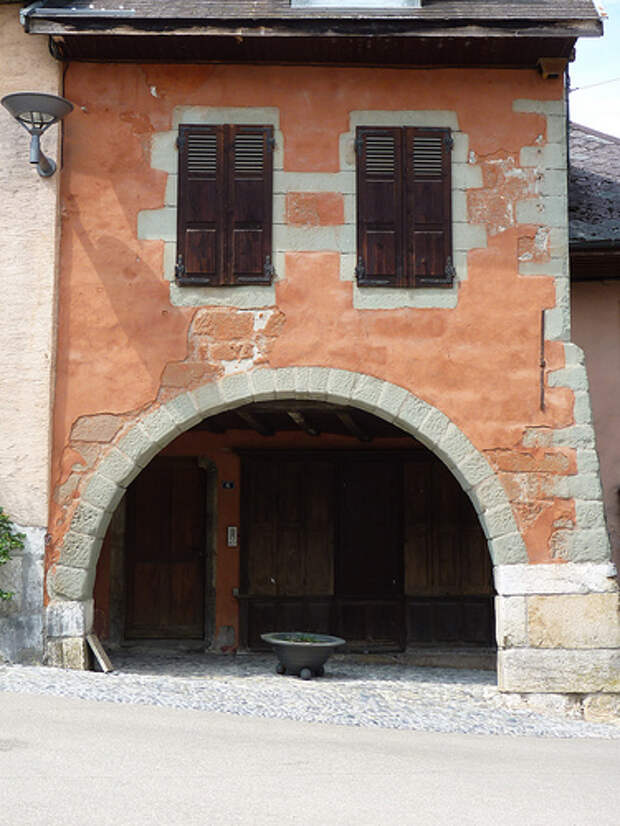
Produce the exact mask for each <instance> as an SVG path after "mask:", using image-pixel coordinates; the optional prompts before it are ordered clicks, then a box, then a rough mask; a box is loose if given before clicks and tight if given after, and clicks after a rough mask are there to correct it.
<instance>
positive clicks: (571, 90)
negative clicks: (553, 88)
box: [568, 77, 620, 92]
mask: <svg viewBox="0 0 620 826" xmlns="http://www.w3.org/2000/svg"><path fill="white" fill-rule="evenodd" d="M619 80H620V77H612V78H611V79H610V80H601V81H599V82H598V83H589V84H588V85H587V86H575V88H574V89H569V90H568V91H569V92H581V90H582V89H593V88H594V87H595V86H605V85H606V84H607V83H617V82H618V81H619Z"/></svg>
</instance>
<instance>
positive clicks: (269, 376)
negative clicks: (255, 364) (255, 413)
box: [248, 367, 277, 401]
mask: <svg viewBox="0 0 620 826" xmlns="http://www.w3.org/2000/svg"><path fill="white" fill-rule="evenodd" d="M248 379H249V381H250V384H251V385H252V398H253V399H254V400H255V401H265V400H266V399H275V398H276V396H277V393H276V381H275V375H274V371H273V370H270V369H269V368H267V367H259V368H257V369H256V370H252V372H251V373H248Z"/></svg>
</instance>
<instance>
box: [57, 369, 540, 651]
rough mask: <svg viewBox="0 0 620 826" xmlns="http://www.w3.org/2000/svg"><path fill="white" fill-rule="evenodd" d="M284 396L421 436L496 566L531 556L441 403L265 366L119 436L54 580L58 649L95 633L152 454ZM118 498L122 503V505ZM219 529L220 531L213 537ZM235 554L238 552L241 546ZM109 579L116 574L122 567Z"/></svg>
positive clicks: (211, 386)
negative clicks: (110, 545) (96, 595)
mask: <svg viewBox="0 0 620 826" xmlns="http://www.w3.org/2000/svg"><path fill="white" fill-rule="evenodd" d="M278 399H280V400H286V399H295V400H311V401H326V402H330V403H332V404H335V405H339V406H343V405H344V406H345V407H352V408H354V409H356V410H363V411H366V412H368V413H372V414H373V415H374V416H375V417H377V418H378V419H381V420H382V421H384V422H388V423H391V424H393V425H395V426H396V427H398V428H400V429H401V430H402V431H404V432H405V433H406V434H409V435H410V436H413V437H414V438H415V439H416V440H417V441H419V442H420V443H421V444H423V445H424V446H425V447H427V448H428V449H429V450H430V451H431V452H432V453H433V454H434V455H436V456H437V457H438V458H439V459H440V460H441V461H442V462H443V464H445V465H446V466H447V467H448V468H449V469H450V471H451V472H452V474H453V475H454V477H455V478H456V480H457V481H458V483H459V484H460V486H461V488H462V489H463V490H464V491H465V493H466V494H467V496H468V498H469V499H470V501H471V503H472V504H473V506H474V509H475V511H476V513H477V514H478V519H479V521H480V524H481V526H482V529H483V531H484V534H485V536H486V538H487V547H488V550H489V552H490V556H491V560H492V563H493V565H494V566H495V567H497V566H511V565H514V564H517V563H526V562H527V556H526V552H525V547H524V544H523V540H522V537H521V535H520V533H519V531H518V529H517V526H516V524H515V520H514V516H513V513H512V509H511V507H510V503H509V502H508V499H507V497H506V493H505V491H504V488H503V487H502V485H501V483H500V482H499V480H498V478H497V475H496V473H495V471H494V470H493V468H492V467H491V466H490V464H489V463H488V461H487V460H486V458H485V456H484V455H483V454H482V453H481V452H480V450H478V449H477V448H476V446H475V445H473V444H472V442H470V440H469V439H468V438H467V436H466V435H465V434H464V433H463V431H462V430H461V429H460V428H459V427H458V425H457V424H456V423H455V422H453V421H451V420H450V419H449V418H448V417H447V416H446V415H445V414H444V413H442V412H441V411H440V410H438V409H437V408H436V407H434V406H433V405H431V404H429V403H428V402H426V401H424V400H423V399H420V398H419V397H417V396H415V395H414V394H413V393H411V392H410V391H408V390H407V389H405V388H403V387H399V386H397V385H394V384H391V383H389V382H386V381H383V380H381V379H377V378H375V377H372V376H367V375H365V374H362V373H356V372H351V371H344V370H338V369H335V368H327V367H290V368H279V369H273V368H267V367H265V368H259V369H256V370H254V371H252V372H250V373H244V374H235V375H231V376H227V377H223V378H221V379H219V380H217V381H212V382H209V383H208V384H205V385H204V386H201V387H199V388H197V389H195V390H193V391H188V392H185V393H182V394H180V395H179V396H177V397H175V398H174V399H171V400H170V401H168V402H165V403H162V404H161V405H159V406H157V407H156V408H154V409H153V410H152V411H150V412H148V413H146V414H144V415H142V416H140V417H138V418H137V419H135V420H134V421H132V422H128V423H127V425H126V427H125V428H124V429H123V430H122V431H121V432H120V433H119V434H118V436H117V437H116V438H115V440H114V444H112V445H111V446H110V448H109V449H108V451H107V453H106V454H105V456H104V457H103V458H102V459H101V461H100V462H99V463H98V464H97V466H96V468H95V469H94V471H93V472H92V474H91V475H90V476H89V477H88V478H87V479H86V480H85V483H84V485H83V486H82V488H81V489H80V491H79V500H78V502H77V506H76V509H75V511H74V514H73V518H72V522H71V526H70V528H69V530H68V531H67V533H66V534H65V536H64V538H63V540H62V544H61V546H60V548H59V558H58V561H57V563H56V564H55V565H54V566H53V568H52V569H51V570H50V571H49V573H48V576H47V582H46V584H47V592H48V595H49V598H50V603H49V605H48V608H47V612H48V625H50V626H51V625H53V627H54V631H55V635H54V638H55V641H53V642H52V645H53V646H55V647H56V648H57V647H58V644H59V643H58V640H59V639H60V638H63V637H68V638H71V639H74V638H75V636H76V633H77V634H84V633H88V630H89V629H90V628H91V627H92V619H91V617H92V601H91V600H92V597H93V586H94V583H95V575H96V573H97V561H98V559H99V554H100V551H101V548H102V544H103V539H102V537H104V536H105V535H106V531H107V529H108V526H109V523H110V519H111V517H112V514H115V513H116V515H117V516H118V517H119V521H120V511H122V510H123V508H122V503H123V502H125V506H126V500H127V488H128V487H129V485H130V484H131V482H132V481H133V480H134V479H135V478H136V477H137V476H138V474H139V473H140V472H141V471H142V470H143V469H144V468H146V467H147V465H148V464H149V463H150V462H151V460H152V459H153V457H155V456H157V454H159V453H161V452H162V450H163V449H164V448H167V447H168V448H169V447H170V446H171V443H173V442H174V441H175V440H176V439H177V438H178V437H179V435H180V434H183V433H185V432H186V431H189V430H191V429H192V428H193V427H194V426H195V425H196V424H197V423H198V422H201V421H203V420H204V419H205V418H211V417H213V416H215V415H217V414H219V413H223V412H225V411H229V410H233V409H235V408H239V407H243V406H245V405H248V404H252V403H257V402H263V401H269V400H278ZM229 453H230V455H233V454H232V452H229ZM194 455H195V454H194ZM207 461H208V457H207ZM220 470H221V469H220ZM226 481H230V480H228V479H227V468H226V467H224V471H222V475H221V477H220V478H219V480H218V486H217V492H218V494H219V493H220V491H223V490H224V487H225V486H224V483H225V482H226ZM119 503H121V508H119V507H117V506H118V505H119ZM218 518H219V524H218V526H217V551H216V556H215V558H214V562H215V570H216V576H217V570H218V560H219V557H220V556H221V555H222V553H223V551H224V548H226V547H227V545H226V542H225V540H224V539H223V537H225V536H226V532H225V531H226V527H228V526H231V527H234V524H233V523H230V525H229V524H228V521H227V514H226V513H223V512H222V510H221V508H220V507H219V506H218ZM115 522H117V520H116V519H115ZM110 527H111V528H112V530H111V533H112V535H115V536H116V537H117V540H119V541H120V539H119V537H120V536H123V535H124V530H123V531H121V530H119V526H118V523H117V524H116V525H112V526H110ZM114 528H116V530H113V529H114ZM212 531H213V528H212V529H211V531H210V532H209V531H208V535H211V536H212V535H213V533H212ZM222 531H224V533H222ZM109 536H110V532H108V537H109ZM231 552H232V553H238V551H235V549H234V548H233V549H232V551H231ZM106 564H108V565H109V564H110V562H109V561H108V563H106V562H105V560H104V561H103V563H102V567H104V568H105V565H106ZM110 579H111V580H113V579H114V572H111V574H110ZM237 581H238V578H237ZM235 587H238V586H237V584H236V582H235V581H234V580H233V581H229V582H228V583H224V584H221V583H220V585H219V586H218V600H217V602H216V607H215V612H214V614H215V620H216V628H215V632H214V635H213V640H214V645H215V647H216V648H219V649H223V648H226V647H227V644H226V643H225V639H228V640H230V643H229V644H234V636H233V635H234V631H235V628H234V627H233V626H232V625H230V624H228V622H229V619H230V617H231V616H232V613H231V606H235V608H234V611H235V614H234V616H238V600H237V597H236V596H235V594H234V588H235ZM109 593H110V594H111V596H110V599H112V598H116V595H118V593H119V589H118V588H110V589H109ZM206 599H208V594H207V597H206ZM98 602H101V600H98ZM222 606H223V607H222ZM222 612H223V613H222ZM80 628H81V629H82V630H81V631H80Z"/></svg>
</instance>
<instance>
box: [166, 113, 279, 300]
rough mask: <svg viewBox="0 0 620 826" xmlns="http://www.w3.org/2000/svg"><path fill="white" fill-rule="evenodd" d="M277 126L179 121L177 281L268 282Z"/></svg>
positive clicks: (269, 280) (192, 283)
mask: <svg viewBox="0 0 620 826" xmlns="http://www.w3.org/2000/svg"><path fill="white" fill-rule="evenodd" d="M273 145H274V138H273V127H272V126H240V125H225V126H211V125H202V124H183V125H181V126H179V136H178V148H179V178H178V206H177V260H176V268H175V274H176V282H177V284H180V285H191V286H196V285H205V286H234V285H241V284H270V283H271V279H272V276H273V268H272V264H271V260H272V259H271V210H272V170H273V162H272V158H273Z"/></svg>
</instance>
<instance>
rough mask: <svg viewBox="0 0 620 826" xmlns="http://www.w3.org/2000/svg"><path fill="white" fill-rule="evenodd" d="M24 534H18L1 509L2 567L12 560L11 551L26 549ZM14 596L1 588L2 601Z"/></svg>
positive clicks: (0, 550) (0, 553) (0, 540)
mask: <svg viewBox="0 0 620 826" xmlns="http://www.w3.org/2000/svg"><path fill="white" fill-rule="evenodd" d="M25 538H26V537H25V536H24V534H23V533H18V532H17V531H16V530H15V528H14V527H13V524H12V522H11V520H10V519H9V517H8V516H7V515H6V513H5V512H4V511H3V509H2V508H0V565H4V564H5V563H6V562H8V561H9V559H10V558H11V551H21V550H22V549H23V547H24V539H25ZM12 596H13V592H12V591H3V590H2V588H0V600H8V599H11V597H12Z"/></svg>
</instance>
